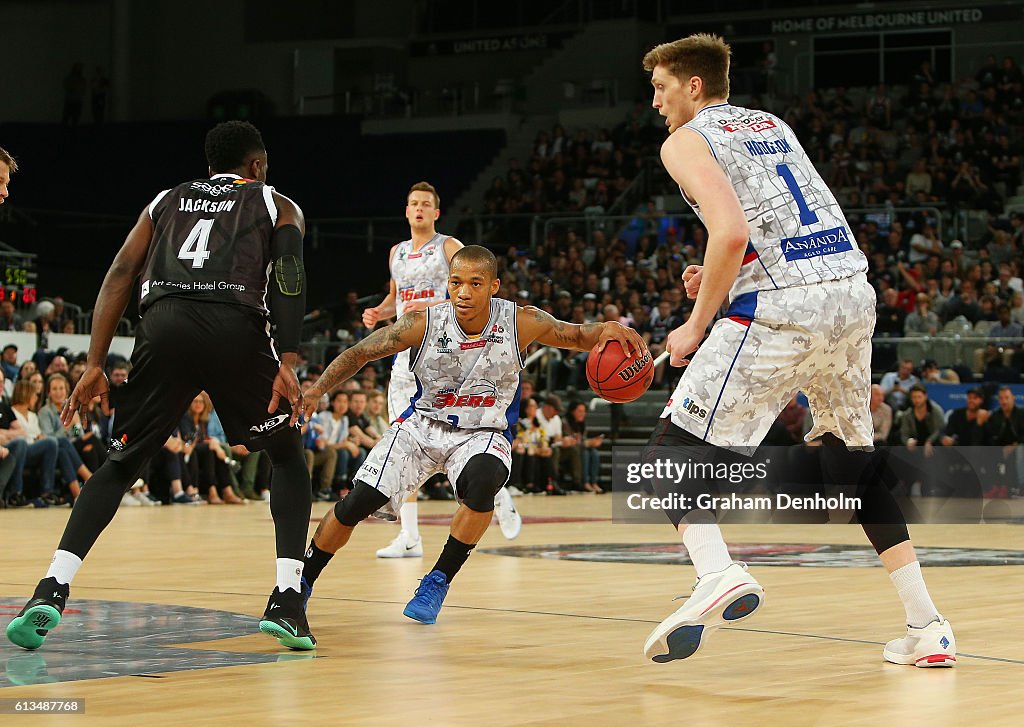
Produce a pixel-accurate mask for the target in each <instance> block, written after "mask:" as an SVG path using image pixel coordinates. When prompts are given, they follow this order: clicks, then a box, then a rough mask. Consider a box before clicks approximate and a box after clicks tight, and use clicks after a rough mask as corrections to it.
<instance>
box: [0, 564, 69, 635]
mask: <svg viewBox="0 0 1024 727" xmlns="http://www.w3.org/2000/svg"><path fill="white" fill-rule="evenodd" d="M68 591H69V589H68V586H67V584H60V583H58V582H57V579H56V578H44V579H43V580H41V581H39V585H38V586H36V591H35V593H34V594H32V598H31V599H30V600H29V602H28V603H26V604H25V607H24V608H23V609H21V613H19V614H18V615H17V616H15V617H14V620H13V621H11V622H10V623H9V624H7V639H8V640H9V641H10V642H11V643H12V644H16V645H18V646H20V647H21V648H23V649H29V650H30V651H34V650H35V649H38V648H39V647H40V646H42V645H43V642H44V641H45V640H46V635H47V634H48V633H49V632H50V631H51V630H52V629H54V628H56V627H57V626H58V625H59V624H60V619H61V616H62V615H63V613H64V606H65V604H66V603H67V601H68Z"/></svg>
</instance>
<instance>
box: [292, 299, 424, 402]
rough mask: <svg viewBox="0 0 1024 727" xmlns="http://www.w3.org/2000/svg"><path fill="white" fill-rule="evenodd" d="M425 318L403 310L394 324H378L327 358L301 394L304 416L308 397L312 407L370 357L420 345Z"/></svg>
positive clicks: (377, 356)
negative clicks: (324, 367) (311, 384)
mask: <svg viewBox="0 0 1024 727" xmlns="http://www.w3.org/2000/svg"><path fill="white" fill-rule="evenodd" d="M426 321H427V316H426V314H425V313H423V312H421V311H414V312H412V313H406V314H405V315H404V316H402V317H401V318H399V319H398V321H397V322H395V323H394V324H392V325H390V326H385V327H384V328H378V329H377V330H376V331H374V332H373V333H371V334H370V335H369V336H367V337H366V338H364V339H363V340H362V341H360V342H359V343H357V344H356V345H354V346H351V347H350V348H346V349H345V350H344V351H342V352H341V353H340V354H338V357H337V358H335V359H334V360H333V361H331V364H330V365H329V366H328V367H327V370H326V371H324V372H323V374H322V375H321V376H320V378H319V379H318V380H317V382H316V383H315V384H314V385H313V386H311V387H310V388H309V390H308V391H307V393H306V395H305V396H304V397H303V398H304V400H305V402H304V403H305V404H306V409H307V411H306V414H307V417H308V416H309V415H310V411H309V402H310V400H311V399H312V402H313V409H314V410H315V408H316V402H317V400H318V399H319V398H320V397H321V396H323V395H324V394H326V393H327V392H328V391H333V390H334V389H335V387H337V386H338V385H339V384H342V383H344V382H345V381H346V380H348V379H350V378H351V377H352V376H353V375H354V374H355V373H356V372H357V371H359V369H361V368H363V366H365V365H366V364H367V363H369V362H370V361H376V360H377V359H379V358H384V357H385V356H393V355H395V354H396V353H398V352H399V351H404V350H405V349H407V348H413V347H415V346H418V345H420V343H421V342H422V341H423V334H424V332H425V331H426Z"/></svg>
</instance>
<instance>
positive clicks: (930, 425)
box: [900, 384, 946, 456]
mask: <svg viewBox="0 0 1024 727" xmlns="http://www.w3.org/2000/svg"><path fill="white" fill-rule="evenodd" d="M945 423H946V422H945V415H944V414H943V412H942V408H941V407H940V406H939V405H938V404H936V403H935V402H934V401H932V400H931V399H929V398H928V390H927V389H925V388H924V387H923V386H922V385H921V384H914V385H913V386H911V387H910V409H908V410H907V413H906V414H905V415H904V416H903V418H902V420H901V421H900V443H901V444H904V445H906V446H907V448H908V449H914V448H915V447H918V446H922V447H924V449H925V455H926V456H928V455H930V453H931V448H932V446H933V445H934V444H935V443H936V442H938V441H939V439H940V438H941V437H942V432H943V430H944V429H945Z"/></svg>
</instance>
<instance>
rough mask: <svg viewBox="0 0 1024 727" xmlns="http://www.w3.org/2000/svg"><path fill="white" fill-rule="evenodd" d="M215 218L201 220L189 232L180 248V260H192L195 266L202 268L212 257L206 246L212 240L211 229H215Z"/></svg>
mask: <svg viewBox="0 0 1024 727" xmlns="http://www.w3.org/2000/svg"><path fill="white" fill-rule="evenodd" d="M213 222H214V221H213V220H212V219H211V220H199V222H197V223H196V226H195V227H193V228H192V231H191V232H190V233H188V237H186V238H185V242H183V243H181V249H180V250H178V259H179V260H191V261H192V267H193V268H201V267H203V264H204V263H205V262H206V259H207V258H208V257H210V251H209V250H207V249H206V246H207V245H208V244H209V242H210V230H211V229H213Z"/></svg>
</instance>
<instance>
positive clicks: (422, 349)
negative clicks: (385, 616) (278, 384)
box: [303, 245, 647, 624]
mask: <svg viewBox="0 0 1024 727" xmlns="http://www.w3.org/2000/svg"><path fill="white" fill-rule="evenodd" d="M496 275H497V262H496V260H495V259H494V255H493V253H491V252H490V250H488V249H487V248H484V247H480V246H479V245H469V246H467V247H464V248H463V249H461V250H459V251H458V252H457V253H456V254H455V256H454V257H453V258H452V263H451V273H450V275H449V278H448V284H447V290H448V294H449V296H450V298H451V300H450V301H448V302H446V303H443V304H441V305H438V306H433V307H430V308H427V309H426V310H425V311H416V312H413V313H407V314H406V315H404V316H402V317H401V318H399V319H398V321H397V322H396V323H395V324H394V325H392V326H388V327H387V328H382V329H379V330H377V331H374V332H373V333H372V334H371V335H370V336H368V337H367V338H365V339H363V340H362V341H360V342H359V343H358V344H356V345H355V346H353V347H352V348H349V349H347V350H346V351H344V352H342V353H341V355H339V356H338V357H337V358H336V359H335V360H334V361H333V362H331V365H330V366H328V367H327V370H326V371H324V373H323V375H322V376H321V377H320V379H319V380H318V381H317V382H316V383H315V384H314V385H313V386H312V387H311V388H310V389H309V390H308V391H307V392H306V393H305V395H304V398H303V401H304V407H305V410H306V415H307V416H308V415H309V414H310V413H311V412H313V411H315V409H316V404H317V402H318V401H319V399H320V397H321V396H322V395H323V394H324V392H326V391H330V390H331V389H333V388H334V387H336V386H338V385H339V384H341V383H342V382H343V381H345V379H347V378H349V377H350V376H352V375H353V374H355V373H356V372H357V371H358V370H359V369H360V368H362V367H363V366H364V365H366V363H367V362H369V361H373V360H375V359H379V358H383V357H385V356H392V355H394V354H396V353H399V352H400V351H406V350H408V351H409V352H410V361H411V365H410V368H411V370H412V373H413V376H414V377H415V378H416V382H417V392H416V395H415V396H414V397H413V399H412V402H411V406H410V408H409V410H408V411H407V413H406V415H405V416H404V417H403V418H402V419H401V420H400V421H396V422H395V423H394V424H392V426H391V429H389V430H388V432H387V434H385V435H384V438H383V439H382V440H381V441H380V442H379V443H378V444H377V446H375V447H374V448H373V450H372V451H371V452H370V455H369V456H368V457H367V458H366V461H365V462H364V463H363V466H362V467H361V468H360V469H359V472H358V473H357V474H356V477H355V487H354V488H353V489H352V492H351V493H349V495H348V497H346V498H345V499H344V500H342V501H341V502H339V503H337V505H335V507H334V509H333V510H329V511H328V512H327V514H326V515H324V518H323V519H322V520H321V521H320V525H319V526H318V527H317V529H316V533H315V534H314V536H313V539H312V540H311V541H310V544H309V549H308V550H307V551H306V561H305V565H304V568H303V578H304V580H305V581H306V583H305V584H304V588H303V591H304V592H306V593H308V592H310V591H311V590H312V587H313V584H314V583H315V581H316V579H317V577H318V576H319V575H320V572H321V571H322V570H323V568H324V567H325V566H326V565H327V562H328V561H329V560H330V558H331V557H332V556H333V555H334V553H336V552H337V550H338V549H339V548H341V547H342V546H344V545H345V544H346V543H347V542H348V540H349V537H350V536H351V534H352V531H353V529H354V528H355V526H356V525H357V524H359V522H361V521H362V520H363V519H364V518H366V517H368V516H370V515H372V514H373V513H375V512H378V511H385V512H388V511H391V512H393V511H394V510H396V509H398V508H399V507H400V506H401V504H402V501H403V500H404V499H405V496H406V495H407V494H408V493H409V492H415V491H416V489H417V488H419V486H420V485H421V484H422V483H423V482H424V481H426V480H427V479H428V478H429V477H431V476H432V475H433V474H435V473H436V472H445V473H447V475H448V478H449V479H450V480H451V482H452V483H453V484H454V488H455V494H456V496H457V498H458V500H459V508H458V510H457V511H456V513H455V516H454V518H453V519H452V525H451V534H450V536H449V538H448V542H447V543H446V544H445V546H444V549H443V550H442V552H441V555H440V557H439V558H438V560H437V563H436V564H435V565H434V567H433V568H432V569H431V571H430V572H429V573H428V574H427V575H425V576H424V577H423V579H422V580H421V581H420V586H419V588H417V589H416V593H415V595H414V597H413V598H412V600H411V601H409V604H408V605H407V606H406V608H405V611H404V613H405V615H406V616H408V617H409V618H412V619H415V620H416V621H420V622H421V623H428V624H432V623H434V622H435V621H436V619H437V615H438V612H439V611H440V610H441V605H442V603H443V602H444V597H445V595H446V594H447V592H448V587H449V585H450V584H451V582H452V579H454V577H455V574H456V573H458V571H459V569H460V568H461V567H462V565H463V564H464V563H465V562H466V559H467V558H468V557H469V554H470V551H471V550H473V548H474V547H475V546H476V544H477V543H478V542H479V541H480V538H481V537H483V534H484V532H485V531H486V530H487V527H488V525H489V524H490V522H491V515H492V511H493V508H494V495H495V493H497V492H498V490H500V489H501V488H502V486H503V485H504V484H505V482H506V481H507V480H508V476H509V470H510V467H511V452H512V450H511V445H512V437H513V431H514V427H515V424H516V420H517V419H518V417H519V397H520V372H521V371H522V368H523V359H522V355H523V351H524V350H525V349H526V347H527V346H529V345H530V344H531V343H533V342H534V341H539V342H540V343H542V344H544V345H547V346H557V347H559V348H567V349H571V350H577V351H589V350H590V349H591V348H593V347H594V346H599V347H600V349H601V350H603V349H604V346H605V345H606V344H608V343H609V342H611V341H617V342H618V343H619V344H620V345H621V346H622V347H623V348H624V349H625V350H626V351H627V352H631V353H634V354H637V355H643V354H646V353H647V350H646V346H645V345H644V343H643V339H641V338H640V336H639V334H638V333H637V332H636V331H634V330H633V329H631V328H626V327H625V326H622V325H620V324H619V323H616V322H607V323H590V324H585V325H574V324H570V323H565V322H563V321H559V320H555V319H554V318H552V317H551V316H550V315H548V314H547V313H545V312H543V311H541V310H539V309H537V308H532V307H526V308H517V307H516V305H515V303H512V302H511V301H507V300H502V299H500V298H494V297H493V296H494V294H495V293H497V292H498V286H499V284H500V283H499V281H498V279H497V277H496Z"/></svg>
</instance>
